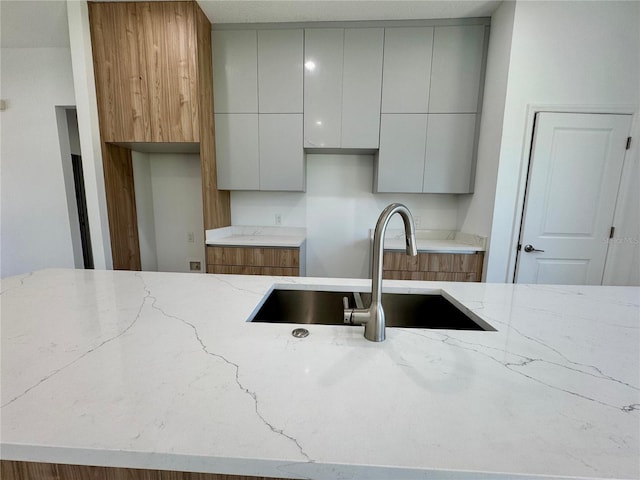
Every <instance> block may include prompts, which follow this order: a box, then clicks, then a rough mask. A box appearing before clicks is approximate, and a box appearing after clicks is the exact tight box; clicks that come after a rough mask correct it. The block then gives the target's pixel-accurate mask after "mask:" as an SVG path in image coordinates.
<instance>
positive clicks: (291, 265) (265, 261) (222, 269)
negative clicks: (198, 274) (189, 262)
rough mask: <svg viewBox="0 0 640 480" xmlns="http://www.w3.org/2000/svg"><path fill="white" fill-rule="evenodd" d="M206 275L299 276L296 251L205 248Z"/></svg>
mask: <svg viewBox="0 0 640 480" xmlns="http://www.w3.org/2000/svg"><path fill="white" fill-rule="evenodd" d="M207 273H226V274H236V275H286V276H296V277H297V276H298V275H300V249H299V248H268V247H264V248H258V247H255V248H254V247H207Z"/></svg>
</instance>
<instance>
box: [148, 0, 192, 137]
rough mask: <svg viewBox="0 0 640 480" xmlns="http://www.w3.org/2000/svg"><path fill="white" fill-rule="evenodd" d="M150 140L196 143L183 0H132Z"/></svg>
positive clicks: (188, 14)
mask: <svg viewBox="0 0 640 480" xmlns="http://www.w3.org/2000/svg"><path fill="white" fill-rule="evenodd" d="M136 11H137V13H138V16H139V17H140V20H141V22H142V26H143V28H142V32H143V37H144V39H143V44H144V58H145V60H146V61H145V64H144V68H145V72H146V75H147V87H148V89H149V93H148V95H149V113H150V119H149V121H150V124H151V141H152V142H198V141H199V139H200V131H199V124H198V92H197V88H196V87H197V84H198V80H197V71H196V48H194V43H195V38H196V31H195V17H194V11H193V8H192V7H191V6H190V5H189V4H188V3H181V2H163V3H162V4H159V5H157V6H154V5H153V3H152V2H147V3H137V4H136Z"/></svg>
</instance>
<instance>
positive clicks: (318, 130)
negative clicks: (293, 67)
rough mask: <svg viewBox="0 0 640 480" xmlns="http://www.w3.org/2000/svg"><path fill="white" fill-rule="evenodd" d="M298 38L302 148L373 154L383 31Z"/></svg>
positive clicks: (321, 32)
mask: <svg viewBox="0 0 640 480" xmlns="http://www.w3.org/2000/svg"><path fill="white" fill-rule="evenodd" d="M304 35H305V38H304V45H305V50H304V57H305V64H304V66H305V68H304V147H305V148H320V149H323V148H324V149H327V148H329V149H340V148H342V149H349V148H350V149H376V148H378V138H379V129H380V95H381V88H382V52H383V41H384V29H382V28H345V29H343V28H308V29H306V30H305V33H304Z"/></svg>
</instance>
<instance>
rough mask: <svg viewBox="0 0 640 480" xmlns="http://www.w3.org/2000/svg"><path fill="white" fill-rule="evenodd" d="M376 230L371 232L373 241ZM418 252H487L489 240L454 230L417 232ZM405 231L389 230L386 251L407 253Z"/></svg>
mask: <svg viewBox="0 0 640 480" xmlns="http://www.w3.org/2000/svg"><path fill="white" fill-rule="evenodd" d="M373 232H374V230H373V229H371V230H369V236H370V238H371V240H372V241H373ZM416 243H417V244H418V245H417V247H418V252H430V253H478V252H484V251H485V250H486V245H487V239H486V237H482V236H480V235H473V234H469V233H463V232H457V231H454V230H416ZM405 248H406V241H405V234H404V230H402V229H388V230H387V232H386V235H385V237H384V249H385V250H397V251H405Z"/></svg>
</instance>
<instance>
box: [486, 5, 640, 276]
mask: <svg viewBox="0 0 640 480" xmlns="http://www.w3.org/2000/svg"><path fill="white" fill-rule="evenodd" d="M639 48H640V2H610V1H595V2H574V1H568V2H560V1H556V2H518V3H517V4H516V8H515V16H514V28H513V38H512V45H511V62H510V67H509V78H508V84H507V91H506V103H505V113H504V122H503V132H502V139H501V142H500V159H499V167H498V175H497V183H496V195H495V201H494V207H493V220H492V228H491V238H490V248H489V254H488V262H487V272H486V274H487V276H486V279H487V281H491V282H505V281H511V278H512V275H513V268H514V259H515V246H516V245H515V242H516V239H517V229H518V228H519V222H520V214H521V210H522V198H523V191H524V180H525V178H524V177H525V174H526V162H527V161H528V150H529V148H528V146H529V143H530V135H531V129H532V122H531V119H532V116H531V112H530V111H528V108H530V106H531V105H558V106H560V105H562V106H566V108H567V109H570V110H573V109H579V108H581V107H588V109H591V110H594V111H595V110H600V111H602V110H616V109H620V108H626V109H628V107H629V106H631V109H632V110H635V111H636V112H637V111H638V104H639V103H640V88H639V85H640V65H639V64H640V58H639V55H638V49H639Z"/></svg>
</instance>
